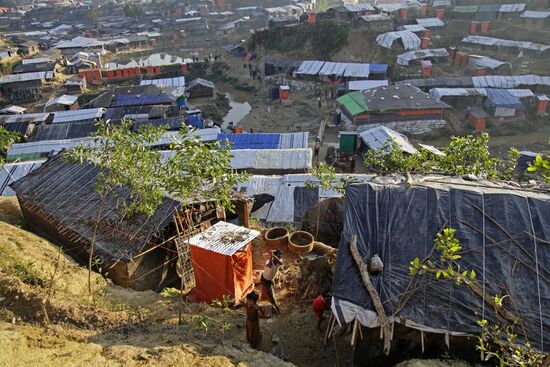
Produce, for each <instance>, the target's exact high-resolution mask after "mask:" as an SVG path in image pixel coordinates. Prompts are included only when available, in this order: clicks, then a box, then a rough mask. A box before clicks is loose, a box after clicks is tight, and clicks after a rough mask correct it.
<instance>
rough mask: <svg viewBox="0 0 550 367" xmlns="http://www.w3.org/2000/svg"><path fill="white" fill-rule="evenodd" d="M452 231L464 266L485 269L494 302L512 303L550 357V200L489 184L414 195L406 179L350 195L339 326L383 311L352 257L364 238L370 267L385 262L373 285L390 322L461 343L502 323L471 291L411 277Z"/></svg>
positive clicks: (442, 180) (440, 186) (438, 183)
mask: <svg viewBox="0 0 550 367" xmlns="http://www.w3.org/2000/svg"><path fill="white" fill-rule="evenodd" d="M483 213H485V215H484V214H483ZM445 226H447V227H452V228H455V229H456V236H457V238H458V239H459V241H460V243H461V245H462V247H463V248H462V250H461V255H462V259H460V260H459V261H458V262H459V264H460V265H461V267H462V268H463V269H473V270H475V272H476V273H477V278H476V282H477V283H478V285H479V287H480V288H481V289H483V290H484V292H485V293H486V294H487V295H489V296H491V297H492V296H493V295H495V294H500V295H505V294H509V295H510V296H511V299H512V300H513V301H514V302H515V304H516V306H517V307H518V310H519V314H520V315H521V319H522V320H523V322H524V324H525V328H526V330H527V334H528V338H529V341H530V342H531V343H532V345H534V346H535V347H536V348H537V349H539V350H543V351H545V352H548V351H550V271H549V269H550V244H549V241H550V195H549V194H548V193H539V192H532V191H526V190H517V189H515V188H513V187H511V186H506V185H504V184H494V183H490V182H487V181H466V180H463V179H461V178H449V177H441V176H423V177H413V179H412V185H411V186H410V187H408V184H407V183H406V180H405V179H404V178H402V179H400V180H399V181H398V182H393V183H390V184H377V183H369V184H362V185H352V186H349V187H348V188H347V190H346V208H345V221H344V231H343V234H342V238H341V243H340V247H339V252H338V258H337V262H336V266H335V271H334V281H333V297H334V302H333V312H334V313H335V316H336V317H337V319H338V321H339V322H349V321H350V320H352V319H353V318H357V319H358V320H359V321H360V322H362V323H363V324H365V322H363V321H362V320H365V319H368V318H369V316H367V317H366V318H365V316H364V314H365V313H366V314H369V315H370V318H371V319H372V315H373V311H374V307H373V305H372V303H371V298H370V296H369V294H368V292H367V290H366V288H365V286H364V285H363V282H362V281H361V278H360V275H359V272H358V270H357V266H356V264H355V262H354V259H353V257H352V255H351V253H350V250H349V244H348V243H349V240H350V238H351V236H352V235H354V234H356V235H357V236H358V249H359V252H360V254H361V256H362V257H363V259H364V260H365V261H366V262H367V263H368V262H369V259H370V258H371V257H372V256H373V255H374V254H379V255H380V258H381V259H382V260H383V262H384V270H383V272H382V273H380V274H379V275H373V276H372V277H371V279H372V281H373V283H374V284H375V287H376V288H377V290H378V293H379V294H380V297H381V300H382V302H383V304H384V308H385V310H386V314H387V315H388V316H389V317H390V320H394V321H395V322H400V323H404V320H407V324H409V325H412V326H413V327H417V328H419V329H421V330H429V331H435V332H441V333H449V334H454V335H460V334H476V333H479V332H480V328H479V326H477V320H479V319H481V318H485V319H488V320H493V321H494V320H497V317H496V315H495V313H494V310H493V308H492V306H490V305H489V304H486V303H485V304H484V303H483V302H481V298H479V297H478V296H476V295H474V294H473V293H472V292H470V291H469V290H468V288H467V287H466V286H464V285H460V286H457V285H456V284H451V283H450V282H449V281H444V280H436V279H435V277H434V275H432V274H427V275H422V274H421V275H417V276H415V277H411V276H409V275H408V269H409V266H410V261H412V260H413V259H415V258H417V257H418V258H420V259H424V258H426V257H428V256H429V254H430V253H431V252H432V250H433V247H434V242H433V240H434V238H435V236H436V234H437V233H438V232H439V231H440V230H442V228H444V227H445ZM533 234H534V236H533ZM435 255H436V256H437V252H436V254H435ZM407 290H408V291H407ZM362 314H363V315H362ZM374 315H375V314H374ZM367 326H368V325H367ZM371 326H372V325H371Z"/></svg>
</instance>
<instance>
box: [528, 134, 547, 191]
mask: <svg viewBox="0 0 550 367" xmlns="http://www.w3.org/2000/svg"><path fill="white" fill-rule="evenodd" d="M548 142H549V143H550V139H549V140H548ZM527 170H528V171H529V172H533V173H538V174H540V175H541V176H542V177H543V178H544V180H545V181H546V182H548V183H550V161H548V160H546V159H544V158H543V157H542V156H541V155H540V154H539V155H537V157H536V158H535V161H534V162H533V163H531V164H530V165H529V167H528V168H527Z"/></svg>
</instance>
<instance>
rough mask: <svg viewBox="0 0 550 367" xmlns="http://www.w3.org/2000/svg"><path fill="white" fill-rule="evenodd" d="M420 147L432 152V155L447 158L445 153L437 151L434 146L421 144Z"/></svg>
mask: <svg viewBox="0 0 550 367" xmlns="http://www.w3.org/2000/svg"><path fill="white" fill-rule="evenodd" d="M418 145H419V146H421V147H422V148H424V149H426V150H427V151H428V152H430V153H432V154H435V155H438V156H440V157H443V156H445V153H443V152H442V151H441V150H439V149H437V148H436V147H434V146H433V145H428V144H420V143H419V144H418Z"/></svg>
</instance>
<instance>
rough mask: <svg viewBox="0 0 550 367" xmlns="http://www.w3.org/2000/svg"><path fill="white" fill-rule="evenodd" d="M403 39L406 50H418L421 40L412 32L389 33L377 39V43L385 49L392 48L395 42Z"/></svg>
mask: <svg viewBox="0 0 550 367" xmlns="http://www.w3.org/2000/svg"><path fill="white" fill-rule="evenodd" d="M398 39H401V41H402V42H403V46H404V47H405V50H418V49H419V48H420V43H421V42H420V38H419V37H418V36H417V35H416V34H414V33H412V32H410V31H396V32H387V33H383V34H381V35H379V36H378V37H376V42H377V43H378V44H379V45H380V46H382V47H385V48H392V46H393V43H394V41H396V40H398Z"/></svg>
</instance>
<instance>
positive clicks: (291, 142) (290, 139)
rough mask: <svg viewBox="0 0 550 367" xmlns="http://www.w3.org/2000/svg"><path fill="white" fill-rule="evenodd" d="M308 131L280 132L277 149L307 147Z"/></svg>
mask: <svg viewBox="0 0 550 367" xmlns="http://www.w3.org/2000/svg"><path fill="white" fill-rule="evenodd" d="M308 139H309V133H308V132H305V133H282V134H281V137H280V139H279V146H278V147H277V148H279V149H297V148H307V147H308Z"/></svg>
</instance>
